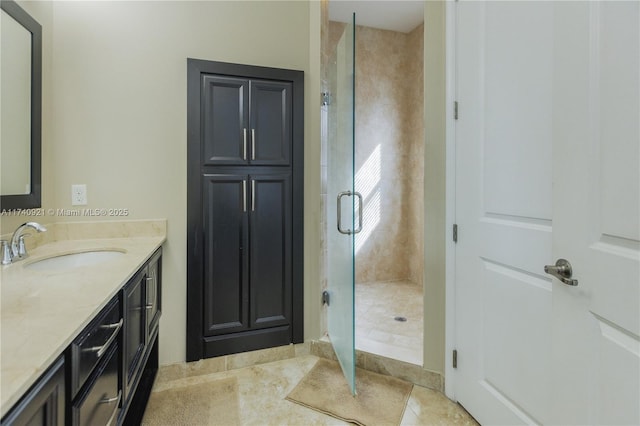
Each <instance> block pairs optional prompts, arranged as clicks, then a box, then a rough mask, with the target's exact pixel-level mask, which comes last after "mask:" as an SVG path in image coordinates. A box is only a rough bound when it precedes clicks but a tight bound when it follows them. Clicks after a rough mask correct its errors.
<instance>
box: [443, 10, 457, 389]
mask: <svg viewBox="0 0 640 426" xmlns="http://www.w3.org/2000/svg"><path fill="white" fill-rule="evenodd" d="M444 13H445V17H444V20H445V34H444V37H445V78H446V86H445V110H446V113H445V116H446V121H445V157H446V161H445V167H446V170H445V224H446V225H445V234H446V235H447V237H446V238H445V241H446V246H445V259H446V265H445V301H446V302H445V347H444V350H445V356H444V360H445V364H444V393H445V395H446V396H447V397H448V398H449V399H451V400H453V401H456V389H455V379H454V375H455V369H454V368H453V362H452V354H453V351H454V350H455V348H456V332H455V331H456V244H455V242H454V241H453V236H452V233H453V226H454V224H455V223H456V131H455V129H456V127H455V120H456V119H455V117H454V107H455V101H456V87H457V74H456V31H457V2H451V1H447V2H445V12H444Z"/></svg>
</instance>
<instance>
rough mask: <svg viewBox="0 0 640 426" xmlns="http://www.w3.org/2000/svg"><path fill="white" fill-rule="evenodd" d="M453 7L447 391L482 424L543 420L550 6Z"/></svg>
mask: <svg viewBox="0 0 640 426" xmlns="http://www.w3.org/2000/svg"><path fill="white" fill-rule="evenodd" d="M457 12H458V13H457V31H456V59H457V61H456V73H457V79H456V82H457V87H456V91H457V94H456V100H457V101H458V102H459V108H458V111H459V119H458V120H457V121H456V125H455V133H456V223H457V224H458V230H459V232H458V243H457V244H456V307H455V311H456V327H455V329H456V336H455V341H456V349H457V352H458V357H457V359H458V365H457V369H456V370H455V397H456V399H457V400H458V401H459V402H460V403H461V404H462V405H463V406H464V407H465V408H466V409H467V410H469V412H470V413H471V414H472V415H473V416H474V417H476V419H477V420H478V421H479V422H480V423H482V424H520V423H549V419H550V417H549V407H550V391H551V376H550V374H549V371H550V368H551V358H550V357H551V353H550V350H549V348H550V345H551V333H550V329H551V312H552V298H551V279H550V277H549V276H547V275H545V273H544V271H543V266H544V265H545V264H546V263H550V262H551V260H552V256H551V236H552V221H551V219H552V203H551V201H552V174H551V171H552V168H551V166H552V165H551V163H552V161H551V152H552V126H551V106H552V84H551V83H552V78H551V77H552V71H553V33H552V31H551V28H552V27H553V4H552V3H549V2H530V3H526V2H459V3H457ZM554 225H555V224H554Z"/></svg>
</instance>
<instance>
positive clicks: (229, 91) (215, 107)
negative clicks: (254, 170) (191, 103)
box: [201, 74, 249, 165]
mask: <svg viewBox="0 0 640 426" xmlns="http://www.w3.org/2000/svg"><path fill="white" fill-rule="evenodd" d="M248 99H249V81H248V80H244V79H240V78H229V77H219V76H214V75H208V74H204V75H203V76H202V107H201V111H202V115H203V117H202V118H201V122H202V123H203V127H202V149H203V157H202V160H203V163H204V165H216V164H218V165H221V164H225V165H232V164H236V165H241V164H246V163H247V157H248V153H247V150H248V137H249V135H248V134H246V138H245V132H248V125H247V124H248V102H247V101H248Z"/></svg>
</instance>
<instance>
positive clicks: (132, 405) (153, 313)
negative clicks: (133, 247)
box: [118, 249, 162, 424]
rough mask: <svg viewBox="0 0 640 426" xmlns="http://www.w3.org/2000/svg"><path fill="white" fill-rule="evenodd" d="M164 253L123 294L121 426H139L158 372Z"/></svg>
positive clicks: (151, 261) (156, 253)
mask: <svg viewBox="0 0 640 426" xmlns="http://www.w3.org/2000/svg"><path fill="white" fill-rule="evenodd" d="M161 271H162V251H161V249H158V250H157V251H156V252H155V253H154V254H153V255H152V256H151V258H150V259H149V260H148V261H147V263H146V264H145V266H144V267H142V268H141V269H140V270H139V271H138V272H137V273H136V274H135V275H134V276H133V278H131V279H130V280H129V282H128V283H127V284H126V285H125V286H124V288H123V290H122V303H123V312H124V327H123V346H124V348H123V356H122V359H123V368H122V375H121V381H122V383H123V397H122V401H123V409H122V410H121V413H120V415H119V421H118V423H119V424H138V423H139V422H140V420H141V419H142V416H143V414H144V409H145V406H146V403H147V399H148V397H149V393H150V392H151V386H152V385H153V379H154V377H155V373H156V371H157V369H158V331H159V319H160V313H161V298H162V280H161V273H162V272H161Z"/></svg>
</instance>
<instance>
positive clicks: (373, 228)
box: [328, 22, 424, 287]
mask: <svg viewBox="0 0 640 426" xmlns="http://www.w3.org/2000/svg"><path fill="white" fill-rule="evenodd" d="M343 29H344V24H342V23H337V22H329V32H328V45H329V46H335V44H336V43H337V41H338V39H339V37H340V34H342V31H343ZM423 32H424V28H423V26H422V25H420V26H419V27H417V28H416V29H415V30H413V31H412V32H410V33H408V34H405V33H400V32H395V31H386V30H379V29H374V28H369V27H361V26H358V27H356V190H357V191H359V192H361V193H362V195H363V197H364V229H363V231H362V233H360V234H358V235H357V237H356V282H358V283H366V282H380V281H409V282H412V283H414V284H416V285H418V286H420V287H422V271H423V266H422V265H423V253H424V243H423V215H424V213H423V181H424V179H423V176H424V168H423V164H424V158H423V152H424V151H423V145H424V121H423V120H424V119H423V111H424V109H423V71H422V70H423V67H422V64H423Z"/></svg>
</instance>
